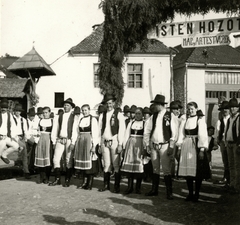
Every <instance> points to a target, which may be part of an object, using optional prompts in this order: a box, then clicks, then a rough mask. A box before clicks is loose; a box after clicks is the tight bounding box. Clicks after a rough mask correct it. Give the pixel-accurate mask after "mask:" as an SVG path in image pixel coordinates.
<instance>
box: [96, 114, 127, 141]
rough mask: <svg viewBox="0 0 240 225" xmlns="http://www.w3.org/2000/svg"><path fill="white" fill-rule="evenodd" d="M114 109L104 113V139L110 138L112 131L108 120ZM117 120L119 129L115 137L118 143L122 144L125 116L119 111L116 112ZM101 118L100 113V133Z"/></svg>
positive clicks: (100, 128)
mask: <svg viewBox="0 0 240 225" xmlns="http://www.w3.org/2000/svg"><path fill="white" fill-rule="evenodd" d="M113 112H114V110H111V111H107V113H106V127H105V130H104V133H103V135H102V138H103V139H104V140H111V139H112V137H113V136H112V132H111V126H110V120H111V117H112V115H113ZM117 118H118V121H119V130H118V134H117V138H118V144H119V145H122V144H123V139H124V133H125V129H126V126H125V118H124V116H123V115H122V114H121V113H118V116H117ZM102 119H103V114H101V115H100V117H99V132H100V133H101V130H102Z"/></svg>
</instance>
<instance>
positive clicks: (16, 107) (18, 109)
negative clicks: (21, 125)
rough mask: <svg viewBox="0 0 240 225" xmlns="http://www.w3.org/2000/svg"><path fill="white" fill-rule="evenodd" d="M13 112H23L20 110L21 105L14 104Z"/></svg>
mask: <svg viewBox="0 0 240 225" xmlns="http://www.w3.org/2000/svg"><path fill="white" fill-rule="evenodd" d="M14 111H19V112H22V111H24V110H23V108H22V105H21V104H16V105H15V107H14Z"/></svg>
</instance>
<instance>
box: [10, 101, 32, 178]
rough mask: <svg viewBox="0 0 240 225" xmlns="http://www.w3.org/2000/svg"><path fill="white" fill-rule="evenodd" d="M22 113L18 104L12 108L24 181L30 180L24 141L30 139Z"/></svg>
mask: <svg viewBox="0 0 240 225" xmlns="http://www.w3.org/2000/svg"><path fill="white" fill-rule="evenodd" d="M22 112H23V108H22V106H21V105H20V104H17V105H16V106H15V108H14V115H13V119H14V121H15V124H16V134H17V141H18V144H19V146H20V147H21V153H20V154H21V158H22V162H23V172H24V176H25V178H26V179H30V178H31V177H30V173H29V169H28V155H27V146H26V141H27V139H29V138H30V135H29V133H28V127H27V121H26V119H25V118H23V117H22V116H21V113H22Z"/></svg>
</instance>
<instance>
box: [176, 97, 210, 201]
mask: <svg viewBox="0 0 240 225" xmlns="http://www.w3.org/2000/svg"><path fill="white" fill-rule="evenodd" d="M187 110H188V118H187V119H186V121H184V120H183V122H182V124H181V125H180V130H179V137H178V141H177V146H178V147H179V148H178V152H179V153H178V154H179V155H180V161H179V176H184V177H185V178H186V182H187V186H188V191H189V194H188V196H187V198H186V201H193V202H197V201H198V199H199V192H200V188H201V185H202V180H203V179H209V178H210V168H209V163H208V159H207V155H206V149H207V148H208V134H207V125H206V123H205V120H204V117H203V114H202V113H201V115H200V114H199V113H198V112H199V111H200V110H198V105H197V103H196V102H189V103H188V104H187ZM194 180H195V194H193V181H194Z"/></svg>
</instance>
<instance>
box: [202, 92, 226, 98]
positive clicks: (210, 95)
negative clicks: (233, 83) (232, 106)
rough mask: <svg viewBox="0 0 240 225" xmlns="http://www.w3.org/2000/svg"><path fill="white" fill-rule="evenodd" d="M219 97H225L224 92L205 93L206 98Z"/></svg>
mask: <svg viewBox="0 0 240 225" xmlns="http://www.w3.org/2000/svg"><path fill="white" fill-rule="evenodd" d="M221 96H224V97H227V92H226V91H206V98H220V97H221Z"/></svg>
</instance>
